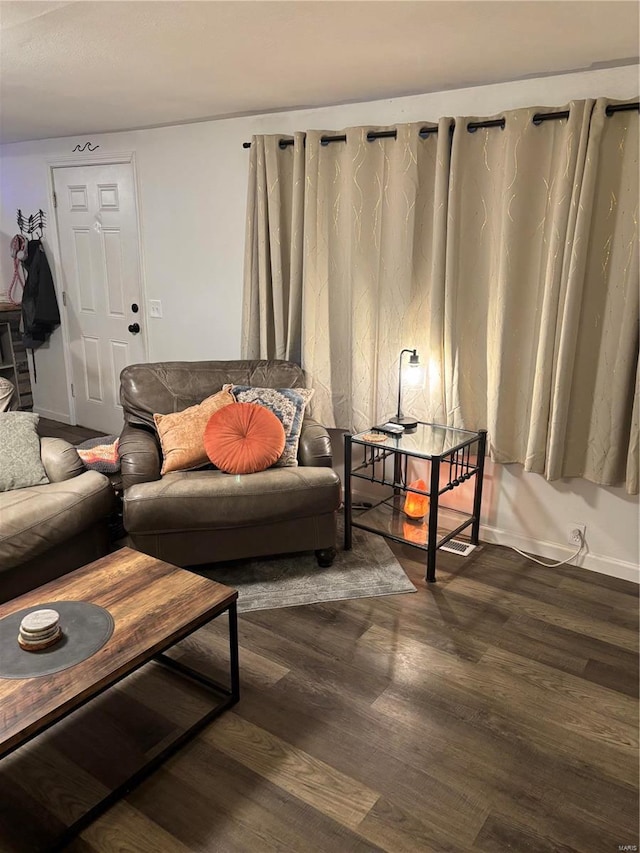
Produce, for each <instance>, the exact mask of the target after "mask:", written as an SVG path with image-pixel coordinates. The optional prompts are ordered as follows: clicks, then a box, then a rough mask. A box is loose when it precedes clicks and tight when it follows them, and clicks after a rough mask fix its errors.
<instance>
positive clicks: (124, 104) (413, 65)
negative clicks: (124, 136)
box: [0, 0, 639, 142]
mask: <svg viewBox="0 0 640 853" xmlns="http://www.w3.org/2000/svg"><path fill="white" fill-rule="evenodd" d="M638 32H639V6H638V4H637V3H636V2H616V1H615V0H614V2H608V1H605V2H598V0H586V2H582V0H568V2H564V1H563V2H555V0H541V2H528V0H511V2H484V0H474V2H465V0H452V2H435V0H421V2H405V0H395V2H384V0H380V2H370V0H359V2H337V1H336V0H324V2H315V0H308V2H307V0H295V1H294V2H270V0H264V1H263V2H256V1H255V0H244V2H243V1H242V0H234V2H223V0H220V2H217V0H216V2H210V0H195V2H194V0H183V2H165V0H132V2H128V0H125V2H111V0H93V2H88V0H76V1H75V2H60V0H50V2H37V0H36V1H35V2H24V0H18V2H15V0H2V2H0V107H1V118H0V122H1V124H0V141H2V142H15V141H21V140H27V139H43V138H47V137H55V136H70V135H85V134H89V133H99V132H103V131H113V130H126V129H133V128H141V127H153V126H158V125H166V124H179V123H181V122H188V121H196V120H203V119H210V118H221V117H224V116H236V115H246V114H251V113H263V112H270V111H275V110H283V109H287V110H290V109H296V108H302V107H313V106H323V105H327V104H338V103H346V102H350V101H351V102H353V101H366V100H375V99H382V98H389V97H394V96H401V95H410V94H418V93H422V92H433V91H439V90H443V89H452V88H461V87H466V86H477V85H482V84H486V83H495V82H501V81H506V80H515V79H519V78H522V77H535V76H543V75H546V74H554V73H556V74H557V73H562V72H567V71H575V70H581V69H588V68H592V67H606V66H614V65H623V64H627V63H629V62H631V61H636V60H637V56H638V53H639V48H638V39H639V36H638Z"/></svg>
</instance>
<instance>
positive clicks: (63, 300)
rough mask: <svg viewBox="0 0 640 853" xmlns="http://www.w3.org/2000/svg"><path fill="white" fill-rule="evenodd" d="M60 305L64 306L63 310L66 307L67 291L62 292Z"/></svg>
mask: <svg viewBox="0 0 640 853" xmlns="http://www.w3.org/2000/svg"><path fill="white" fill-rule="evenodd" d="M62 304H63V305H64V307H65V308H66V307H67V291H66V290H63V291H62Z"/></svg>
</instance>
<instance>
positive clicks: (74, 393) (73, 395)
mask: <svg viewBox="0 0 640 853" xmlns="http://www.w3.org/2000/svg"><path fill="white" fill-rule="evenodd" d="M71 396H72V397H75V396H76V392H75V391H74V390H73V382H72V383H71Z"/></svg>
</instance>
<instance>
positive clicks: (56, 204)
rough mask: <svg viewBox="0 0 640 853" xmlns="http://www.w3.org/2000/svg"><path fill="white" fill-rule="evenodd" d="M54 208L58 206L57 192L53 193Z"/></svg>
mask: <svg viewBox="0 0 640 853" xmlns="http://www.w3.org/2000/svg"><path fill="white" fill-rule="evenodd" d="M53 206H54V207H57V206H58V196H57V193H56V191H55V190H54V191H53Z"/></svg>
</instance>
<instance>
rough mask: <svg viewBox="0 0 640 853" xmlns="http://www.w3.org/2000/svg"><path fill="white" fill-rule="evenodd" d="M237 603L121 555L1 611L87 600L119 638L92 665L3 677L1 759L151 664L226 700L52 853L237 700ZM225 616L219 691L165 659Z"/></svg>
mask: <svg viewBox="0 0 640 853" xmlns="http://www.w3.org/2000/svg"><path fill="white" fill-rule="evenodd" d="M237 598H238V593H237V592H236V591H235V590H233V589H230V588H229V587H226V586H222V585H221V584H218V583H215V582H214V581H211V580H208V579H207V578H203V577H200V576H199V575H196V574H193V573H191V572H189V571H185V570H184V569H178V568H176V567H175V566H171V565H169V564H168V563H163V562H162V561H161V560H156V559H155V558H153V557H149V556H147V555H146V554H141V553H139V552H137V551H132V550H131V549H130V548H123V549H122V550H120V551H117V552H116V553H114V554H111V555H109V556H108V557H103V558H102V559H101V560H97V561H96V562H95V563H90V564H89V565H88V566H84V567H83V568H81V569H78V570H77V571H74V572H71V573H70V574H68V575H65V576H63V577H62V578H59V579H58V580H55V581H52V582H51V583H48V584H46V585H45V586H42V587H40V588H39V589H36V590H34V591H32V592H29V593H27V594H26V595H22V596H20V597H19V598H15V599H13V600H12V601H9V602H7V603H6V604H3V605H0V619H2V618H3V617H5V616H8V615H10V614H11V613H15V612H17V611H19V610H23V609H24V608H26V607H34V608H35V607H37V606H38V605H40V604H42V603H43V602H55V601H88V602H91V603H93V604H97V605H99V606H100V607H104V608H105V609H106V610H108V611H109V613H110V614H111V616H112V617H113V620H114V630H113V634H112V635H111V637H110V639H109V640H108V641H107V643H106V645H104V646H103V647H102V648H101V649H100V650H99V651H97V652H96V653H95V654H94V655H92V656H91V657H90V658H88V659H87V660H85V661H82V662H81V663H77V664H74V665H73V666H71V667H69V668H68V669H64V670H62V671H61V672H56V673H54V674H52V675H44V676H38V677H35V678H20V679H13V678H12V679H7V678H0V758H2V757H4V756H6V755H8V754H9V753H11V752H13V751H14V750H15V749H17V748H18V747H20V746H22V745H23V744H25V743H26V742H27V741H29V740H31V738H33V737H35V736H36V735H38V734H40V733H41V732H43V731H44V730H45V729H47V728H48V727H49V726H51V725H52V724H53V723H55V722H57V721H58V720H61V719H62V718H63V717H66V716H67V715H68V714H70V713H71V712H72V711H74V710H76V709H77V708H79V707H80V706H81V705H84V704H85V703H86V702H88V701H89V700H90V699H92V698H93V697H95V696H97V695H98V694H100V693H102V692H103V691H105V690H106V689H107V688H109V687H110V686H112V685H113V684H115V683H116V682H118V681H120V679H122V678H124V677H125V676H127V675H129V674H130V673H132V672H134V670H136V669H139V668H140V667H141V666H143V665H144V664H145V663H147V662H149V661H151V660H156V661H159V662H161V663H163V664H164V665H166V666H169V667H171V669H173V670H177V671H178V672H180V673H182V674H184V675H186V676H188V677H189V678H191V679H194V680H195V681H197V682H198V684H201V685H203V686H205V687H206V688H208V689H210V690H212V691H213V692H214V693H216V694H217V695H218V697H219V700H220V701H219V702H218V703H217V704H216V706H215V707H214V708H213V709H212V710H211V711H209V712H208V713H207V714H205V716H203V717H201V718H200V719H199V720H198V721H197V722H196V723H195V724H194V725H192V726H191V727H190V728H189V729H187V730H186V731H185V732H183V733H182V734H181V735H179V736H178V737H177V738H176V739H175V740H174V741H172V742H171V743H170V744H169V745H168V746H167V747H166V748H164V749H163V750H162V752H160V753H159V754H158V755H156V756H154V758H153V759H151V760H150V761H149V762H148V763H146V764H145V765H144V766H143V767H142V768H140V770H138V771H137V772H136V773H135V774H134V775H133V776H131V777H130V778H128V779H127V780H126V781H125V782H123V783H122V784H121V785H119V786H118V787H117V788H116V789H115V790H114V791H112V792H111V793H110V794H108V796H106V797H105V798H104V799H103V800H101V801H100V802H99V803H98V804H97V805H95V806H94V807H92V808H91V809H90V810H89V811H88V812H87V813H86V814H84V815H83V816H82V817H81V818H80V819H79V820H77V821H76V822H75V823H73V824H72V825H71V826H70V827H69V828H68V829H67V830H65V832H64V834H63V836H61V837H60V838H59V839H58V840H57V841H56V843H55V845H54V846H53V848H52V849H62V848H63V847H64V846H65V845H66V844H67V843H68V842H69V841H70V839H71V838H73V836H75V835H77V834H78V832H80V831H81V830H82V829H84V828H85V827H86V826H87V825H88V824H89V823H91V821H92V820H94V819H95V818H96V817H97V816H98V815H99V814H101V813H102V812H104V811H105V810H106V809H107V808H108V807H109V806H110V805H112V804H113V803H114V802H115V801H116V800H118V799H119V798H120V797H122V796H123V795H124V794H125V793H128V792H129V791H130V790H131V789H132V788H133V787H134V786H135V785H137V784H138V783H139V782H141V781H142V780H143V779H144V778H145V777H146V776H148V775H149V773H151V772H152V771H153V770H154V769H156V768H157V767H158V766H159V765H160V764H161V763H162V762H163V761H165V759H166V758H168V756H169V755H171V754H172V753H173V752H175V751H176V750H177V749H178V748H179V747H180V746H182V744H184V743H185V742H186V741H187V740H189V739H190V738H192V737H193V736H194V735H195V734H197V732H199V731H200V730H201V729H202V728H203V727H204V726H206V725H207V724H208V723H209V722H210V721H211V720H212V719H213V718H214V717H216V716H217V715H218V714H220V713H221V712H222V711H224V710H225V709H227V708H229V707H231V706H232V705H234V704H235V703H236V702H237V701H238V699H239V696H240V688H239V672H238V626H237V614H236V600H237ZM225 611H226V612H228V613H229V660H230V672H229V685H221V684H218V683H217V682H215V681H212V680H211V679H209V678H207V677H206V676H204V675H202V674H201V673H199V672H196V671H195V670H193V669H191V667H188V666H185V665H184V664H183V663H181V662H180V661H177V660H173V659H172V658H170V657H167V656H166V655H164V654H163V652H165V651H166V650H167V649H169V648H170V647H171V646H173V645H174V644H175V643H177V642H178V641H179V640H182V639H184V638H185V637H187V636H188V635H189V634H191V633H192V632H193V631H196V630H197V629H198V628H201V627H202V626H203V625H205V624H206V623H207V622H209V621H211V620H212V619H215V617H216V616H219V615H220V614H221V613H224V612H225ZM16 641H17V639H16ZM0 653H1V650H0ZM25 654H32V653H30V652H25Z"/></svg>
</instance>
